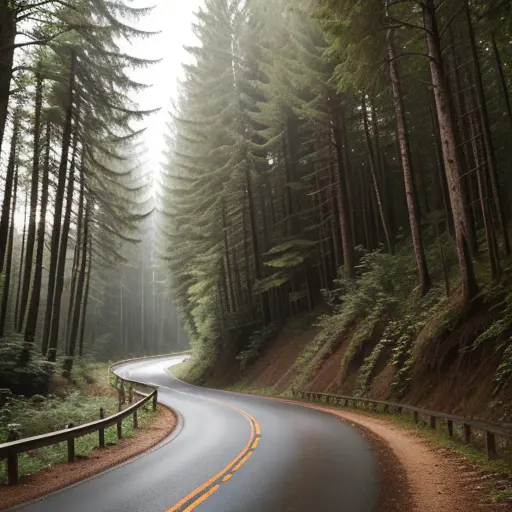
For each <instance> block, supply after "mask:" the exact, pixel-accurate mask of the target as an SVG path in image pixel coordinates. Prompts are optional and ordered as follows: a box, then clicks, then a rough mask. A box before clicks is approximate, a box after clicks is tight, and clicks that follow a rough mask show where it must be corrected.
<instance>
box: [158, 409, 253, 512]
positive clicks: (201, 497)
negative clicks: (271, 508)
mask: <svg viewBox="0 0 512 512" xmlns="http://www.w3.org/2000/svg"><path fill="white" fill-rule="evenodd" d="M212 401H214V402H217V400H212ZM218 403H220V404H221V405H223V406H225V407H230V408H231V409H234V410H235V411H237V412H239V413H240V414H243V415H244V416H245V417H246V418H247V419H248V420H249V424H250V425H251V434H250V436H249V441H248V442H247V444H246V445H245V446H244V448H243V449H242V450H241V451H240V452H239V453H238V455H237V456H236V457H235V458H234V459H233V460H232V461H231V462H230V463H229V464H228V465H227V466H226V467H225V468H224V469H222V470H221V471H219V472H218V473H217V474H216V475H215V476H213V477H212V478H210V479H209V480H208V481H207V482H205V483H204V484H202V485H200V486H199V487H198V488H197V489H194V490H193V491H192V492H191V493H190V494H187V496H185V497H184V498H182V499H181V500H180V501H179V502H178V503H176V505H174V506H173V507H172V508H170V509H169V510H168V511H167V512H190V511H191V510H194V509H195V508H197V507H198V506H199V505H200V504H201V503H203V502H204V501H206V500H207V499H208V498H209V497H210V496H211V495H212V494H215V492H217V490H218V489H219V487H220V486H221V485H222V484H223V483H224V482H228V481H229V480H231V478H233V475H234V474H235V473H236V472H237V471H238V470H239V469H240V468H241V467H242V466H243V465H244V464H245V463H246V462H247V461H248V460H249V459H250V458H251V456H252V454H253V453H254V450H256V448H257V447H258V444H259V443H260V439H261V428H260V424H259V423H258V421H257V420H256V418H254V417H253V416H251V415H250V414H249V413H247V412H245V411H244V410H242V409H239V408H238V407H235V406H233V405H229V404H226V403H224V402H218Z"/></svg>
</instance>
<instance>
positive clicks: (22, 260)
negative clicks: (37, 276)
mask: <svg viewBox="0 0 512 512" xmlns="http://www.w3.org/2000/svg"><path fill="white" fill-rule="evenodd" d="M27 209H28V202H27V197H26V196H25V207H24V209H23V235H22V237H21V257H20V269H19V272H18V286H17V291H16V309H15V311H14V325H16V326H17V325H18V319H19V314H20V300H21V285H22V273H23V264H24V257H25V244H26V241H27ZM16 331H17V332H20V330H19V329H16Z"/></svg>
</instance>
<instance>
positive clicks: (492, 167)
mask: <svg viewBox="0 0 512 512" xmlns="http://www.w3.org/2000/svg"><path fill="white" fill-rule="evenodd" d="M465 6H466V19H467V24H468V32H469V40H470V42H471V54H472V59H473V71H474V74H475V81H476V83H475V85H476V96H477V100H478V109H479V111H480V124H481V125H482V132H483V138H484V145H485V153H486V155H487V168H488V170H489V178H490V180H491V190H492V196H493V198H494V204H495V207H496V216H497V218H498V225H499V228H500V231H501V236H502V237H503V244H504V247H505V252H506V253H507V254H510V239H509V236H508V231H507V221H506V218H505V211H504V208H503V201H502V198H501V195H500V191H499V178H498V164H497V162H496V152H495V150H494V142H493V140H492V133H491V125H490V122H489V113H488V110H487V101H486V99H485V91H484V83H483V79H482V70H481V69H480V58H479V56H478V48H477V45H476V40H475V31H474V29H473V21H472V19H471V11H470V8H469V2H468V0H466V1H465Z"/></svg>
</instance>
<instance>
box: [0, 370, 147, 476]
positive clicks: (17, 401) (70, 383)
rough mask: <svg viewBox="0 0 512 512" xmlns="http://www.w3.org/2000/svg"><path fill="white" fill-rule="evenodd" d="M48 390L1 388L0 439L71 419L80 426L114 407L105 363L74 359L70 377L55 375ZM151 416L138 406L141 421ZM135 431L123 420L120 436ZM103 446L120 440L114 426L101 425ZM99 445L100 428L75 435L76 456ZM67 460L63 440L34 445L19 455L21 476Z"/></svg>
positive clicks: (59, 426) (1, 470)
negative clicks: (24, 391) (25, 391)
mask: <svg viewBox="0 0 512 512" xmlns="http://www.w3.org/2000/svg"><path fill="white" fill-rule="evenodd" d="M49 389H50V390H49V393H48V394H46V395H44V396H43V395H39V394H35V395H32V396H31V397H30V398H27V397H23V396H21V395H14V394H12V392H10V391H9V390H7V389H1V390H0V443H4V442H7V441H8V440H9V439H10V438H11V436H12V435H13V433H15V436H16V437H19V438H24V437H32V436H37V435H41V434H46V433H48V432H53V431H56V430H63V429H66V428H68V427H69V426H70V425H72V426H78V425H82V424H85V423H89V422H91V421H95V420H98V419H100V410H102V411H103V414H104V416H105V417H106V416H110V415H112V414H115V413H116V412H117V411H118V406H119V401H118V396H117V393H116V392H115V391H114V389H113V388H112V387H110V384H109V377H108V365H107V364H105V363H93V362H90V361H89V362H84V361H82V362H80V363H79V364H77V365H75V368H74V372H73V378H72V379H71V380H68V379H64V378H61V377H53V378H52V379H50V382H49ZM154 417H155V413H154V412H153V411H152V409H151V408H150V407H148V408H142V409H141V410H140V411H139V426H141V427H144V426H146V425H148V424H149V423H150V422H151V421H152V420H153V419H154ZM133 435H135V431H134V429H133V426H132V420H131V418H125V420H123V437H125V438H126V437H131V436H133ZM105 442H106V445H107V446H112V445H115V444H117V443H118V438H117V431H116V426H115V425H114V426H113V427H109V428H108V429H106V430H105ZM96 449H98V434H96V433H95V434H90V435H87V436H84V437H81V438H78V439H77V440H76V446H75V450H76V457H77V458H87V457H88V456H89V455H90V454H91V453H92V452H93V451H94V450H96ZM66 460H67V445H66V443H61V444H59V445H55V446H48V447H44V448H38V449H36V450H33V451H31V452H29V453H24V454H22V455H20V456H19V469H20V476H28V475H31V474H33V473H36V472H38V471H41V470H43V469H49V468H51V467H53V466H54V465H55V464H57V463H59V462H65V461H66ZM6 483H7V475H6V465H5V464H0V485H3V484H6Z"/></svg>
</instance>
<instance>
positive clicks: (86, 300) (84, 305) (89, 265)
mask: <svg viewBox="0 0 512 512" xmlns="http://www.w3.org/2000/svg"><path fill="white" fill-rule="evenodd" d="M85 254H86V252H85V251H84V255H85ZM91 268H92V236H91V235H90V234H89V262H88V263H87V278H86V281H85V290H84V296H83V300H82V311H81V315H80V334H79V337H78V355H79V356H80V357H82V356H83V355H84V341H85V339H84V338H85V321H86V319H87V306H88V304H89V289H90V286H91Z"/></svg>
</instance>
